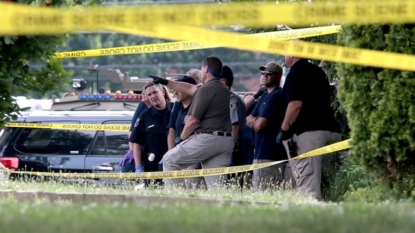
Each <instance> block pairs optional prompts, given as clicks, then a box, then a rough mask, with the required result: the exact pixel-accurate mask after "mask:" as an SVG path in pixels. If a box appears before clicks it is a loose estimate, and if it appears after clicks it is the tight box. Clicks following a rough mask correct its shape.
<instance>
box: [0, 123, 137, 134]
mask: <svg viewBox="0 0 415 233" xmlns="http://www.w3.org/2000/svg"><path fill="white" fill-rule="evenodd" d="M5 126H6V127H11V128H32V129H33V128H34V129H65V130H104V131H125V132H127V131H129V130H130V125H114V124H112V125H111V124H107V125H99V124H55V123H51V124H48V123H6V124H5Z"/></svg>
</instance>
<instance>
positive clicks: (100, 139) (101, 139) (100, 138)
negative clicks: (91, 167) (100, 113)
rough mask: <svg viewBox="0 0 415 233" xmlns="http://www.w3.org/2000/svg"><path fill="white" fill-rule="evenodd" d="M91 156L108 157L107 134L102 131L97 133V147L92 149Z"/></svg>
mask: <svg viewBox="0 0 415 233" xmlns="http://www.w3.org/2000/svg"><path fill="white" fill-rule="evenodd" d="M91 155H104V156H107V151H106V146H105V133H104V131H102V130H100V131H98V133H97V140H96V141H95V145H94V147H93V148H92V151H91Z"/></svg>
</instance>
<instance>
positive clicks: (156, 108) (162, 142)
mask: <svg viewBox="0 0 415 233" xmlns="http://www.w3.org/2000/svg"><path fill="white" fill-rule="evenodd" d="M144 91H145V92H146V95H147V98H148V100H149V101H150V103H151V105H152V106H151V107H150V108H149V109H147V110H145V111H144V112H143V113H141V115H140V116H139V118H138V119H137V127H135V129H134V131H133V132H132V134H131V136H130V142H132V143H135V144H134V162H135V171H136V172H144V171H147V172H148V171H159V170H161V169H159V162H160V160H161V158H162V157H163V155H164V153H166V152H167V150H168V148H167V133H168V123H169V121H170V113H171V109H172V103H170V102H168V101H166V98H165V94H166V93H165V90H164V89H163V87H162V86H161V85H159V84H155V83H153V82H149V83H148V84H146V85H145V86H144ZM142 147H144V150H142ZM160 167H161V166H160Z"/></svg>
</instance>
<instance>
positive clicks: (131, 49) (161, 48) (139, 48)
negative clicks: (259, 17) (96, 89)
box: [55, 25, 341, 58]
mask: <svg viewBox="0 0 415 233" xmlns="http://www.w3.org/2000/svg"><path fill="white" fill-rule="evenodd" d="M340 28H341V26H339V25H336V26H325V27H312V28H303V29H294V30H285V31H277V32H265V33H257V34H252V35H248V37H262V38H268V39H271V40H274V41H282V40H290V39H298V38H307V37H314V36H323V35H329V34H334V33H338V32H339V31H340ZM126 30H128V29H126ZM138 33H139V34H140V35H142V34H145V32H143V31H139V32H138ZM218 47H221V45H216V46H215V45H211V46H209V45H205V44H204V43H200V42H197V41H178V42H169V43H158V44H146V45H134V46H122V47H113V48H104V49H88V50H78V51H68V52H59V53H56V54H55V57H56V58H79V57H98V56H111V55H125V54H143V53H161V52H174V51H185V50H197V49H210V48H218Z"/></svg>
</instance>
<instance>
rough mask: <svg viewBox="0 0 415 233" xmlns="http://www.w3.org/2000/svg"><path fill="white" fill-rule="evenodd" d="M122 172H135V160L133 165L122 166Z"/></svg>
mask: <svg viewBox="0 0 415 233" xmlns="http://www.w3.org/2000/svg"><path fill="white" fill-rule="evenodd" d="M121 172H122V173H127V172H135V163H134V160H133V161H132V162H131V163H128V162H127V163H125V164H124V166H121Z"/></svg>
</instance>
